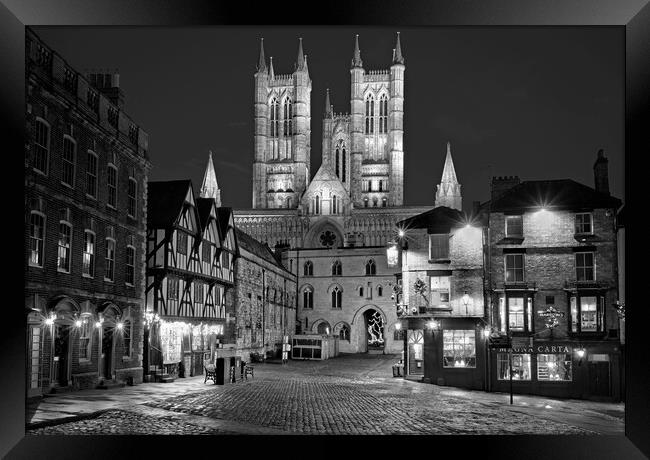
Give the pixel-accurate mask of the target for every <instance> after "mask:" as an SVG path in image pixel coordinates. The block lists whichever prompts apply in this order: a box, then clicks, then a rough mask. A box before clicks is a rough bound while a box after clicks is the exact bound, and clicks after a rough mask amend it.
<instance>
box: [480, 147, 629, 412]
mask: <svg viewBox="0 0 650 460" xmlns="http://www.w3.org/2000/svg"><path fill="white" fill-rule="evenodd" d="M594 179H595V187H594V188H592V187H588V186H586V185H583V184H579V183H577V182H575V181H573V180H568V179H564V180H546V181H525V182H520V181H519V178H518V177H506V178H494V179H493V182H492V199H491V200H490V201H488V202H487V203H485V204H484V205H482V210H483V211H484V212H485V213H486V215H487V216H488V227H487V229H486V237H485V241H486V248H485V250H486V254H487V259H486V287H487V289H486V296H487V298H488V300H489V302H488V303H489V321H490V323H491V324H492V326H493V330H494V334H495V335H509V336H511V337H512V347H513V348H512V353H513V356H512V377H513V380H514V383H513V388H514V391H515V392H518V393H529V394H539V395H546V396H552V397H572V398H611V399H615V400H620V398H621V378H620V376H621V375H622V366H621V349H620V346H621V344H620V340H619V321H618V316H617V313H616V308H615V302H616V301H617V299H618V298H619V297H618V292H617V291H618V274H617V227H616V211H617V210H618V208H619V207H620V205H621V201H620V200H619V199H617V198H614V197H612V196H610V194H609V187H608V177H607V159H606V158H605V157H604V155H603V153H602V151H600V152H599V153H598V158H597V160H596V163H595V165H594ZM507 351H508V350H506V349H498V348H495V349H492V350H491V351H490V383H491V388H492V389H493V390H496V391H508V385H509V379H510V371H509V369H510V367H509V364H508V360H509V356H508V353H507Z"/></svg>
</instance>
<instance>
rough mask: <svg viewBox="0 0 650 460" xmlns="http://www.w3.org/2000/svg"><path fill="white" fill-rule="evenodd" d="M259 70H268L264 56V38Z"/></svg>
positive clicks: (258, 65) (261, 42)
mask: <svg viewBox="0 0 650 460" xmlns="http://www.w3.org/2000/svg"><path fill="white" fill-rule="evenodd" d="M257 71H258V72H266V58H264V38H262V39H261V40H260V59H259V61H258V62H257Z"/></svg>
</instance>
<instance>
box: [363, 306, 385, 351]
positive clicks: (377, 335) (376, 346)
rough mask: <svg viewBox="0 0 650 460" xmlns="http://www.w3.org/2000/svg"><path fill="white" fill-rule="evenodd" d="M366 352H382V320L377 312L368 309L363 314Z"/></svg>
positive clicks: (383, 341)
mask: <svg viewBox="0 0 650 460" xmlns="http://www.w3.org/2000/svg"><path fill="white" fill-rule="evenodd" d="M363 316H364V324H365V328H366V338H367V342H368V352H373V351H374V352H383V350H384V343H385V340H384V319H383V318H382V316H381V313H379V312H378V311H377V310H374V309H370V310H368V311H366V312H365V313H364V314H363Z"/></svg>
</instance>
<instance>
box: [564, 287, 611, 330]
mask: <svg viewBox="0 0 650 460" xmlns="http://www.w3.org/2000/svg"><path fill="white" fill-rule="evenodd" d="M570 303H571V332H602V331H604V330H605V324H604V322H605V318H604V311H605V307H604V304H605V298H604V297H602V296H593V295H591V296H577V297H575V296H572V297H571V301H570Z"/></svg>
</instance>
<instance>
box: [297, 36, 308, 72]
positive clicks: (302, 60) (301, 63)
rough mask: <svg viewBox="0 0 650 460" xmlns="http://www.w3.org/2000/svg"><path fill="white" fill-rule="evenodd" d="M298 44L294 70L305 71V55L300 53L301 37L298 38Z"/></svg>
mask: <svg viewBox="0 0 650 460" xmlns="http://www.w3.org/2000/svg"><path fill="white" fill-rule="evenodd" d="M298 40H299V42H298V59H297V61H296V70H304V69H305V64H306V62H305V55H304V53H303V52H302V37H300V38H299V39H298Z"/></svg>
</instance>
